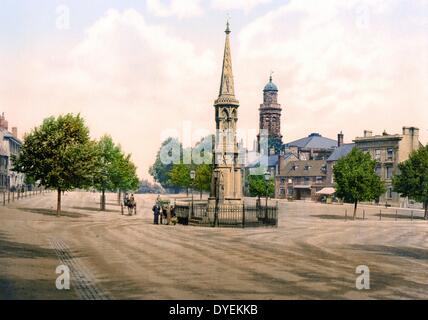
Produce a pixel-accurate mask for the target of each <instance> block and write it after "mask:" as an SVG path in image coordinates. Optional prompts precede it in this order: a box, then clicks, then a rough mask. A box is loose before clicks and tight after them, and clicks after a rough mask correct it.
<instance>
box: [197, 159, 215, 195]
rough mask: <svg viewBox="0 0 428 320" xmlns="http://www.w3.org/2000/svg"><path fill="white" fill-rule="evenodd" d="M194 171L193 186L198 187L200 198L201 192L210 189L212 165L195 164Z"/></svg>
mask: <svg viewBox="0 0 428 320" xmlns="http://www.w3.org/2000/svg"><path fill="white" fill-rule="evenodd" d="M195 172H196V177H195V186H196V187H197V188H198V190H199V192H200V197H201V199H202V192H203V191H210V189H211V177H212V166H211V165H209V164H200V165H198V166H196V170H195Z"/></svg>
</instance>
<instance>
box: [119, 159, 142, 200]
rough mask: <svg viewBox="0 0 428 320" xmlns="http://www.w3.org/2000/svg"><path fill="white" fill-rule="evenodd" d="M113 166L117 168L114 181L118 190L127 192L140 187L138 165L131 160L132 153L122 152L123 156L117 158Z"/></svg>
mask: <svg viewBox="0 0 428 320" xmlns="http://www.w3.org/2000/svg"><path fill="white" fill-rule="evenodd" d="M113 167H114V168H115V174H114V175H113V181H114V184H115V186H116V188H117V189H118V190H120V191H123V192H125V191H134V190H137V189H138V187H139V185H140V181H139V178H138V175H137V167H136V166H135V164H134V163H133V162H132V161H131V155H130V154H128V155H124V154H122V153H121V157H119V158H118V159H117V162H115V163H114V166H113Z"/></svg>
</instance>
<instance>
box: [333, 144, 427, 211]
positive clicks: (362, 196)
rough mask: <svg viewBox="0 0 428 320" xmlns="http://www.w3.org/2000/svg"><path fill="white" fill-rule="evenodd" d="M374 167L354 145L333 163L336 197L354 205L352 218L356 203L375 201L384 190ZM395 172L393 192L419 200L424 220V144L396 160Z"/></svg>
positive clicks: (366, 156) (368, 157)
mask: <svg viewBox="0 0 428 320" xmlns="http://www.w3.org/2000/svg"><path fill="white" fill-rule="evenodd" d="M375 167H376V161H375V160H373V159H372V158H371V156H370V154H368V153H365V152H363V151H361V150H359V149H357V148H354V149H353V150H352V151H351V152H350V153H349V154H348V155H347V156H346V157H343V158H342V159H340V160H339V161H338V162H337V163H336V164H335V165H334V168H333V173H334V179H335V182H336V196H337V197H339V198H341V199H343V200H344V201H345V202H349V203H353V204H354V219H355V216H356V212H357V206H358V203H359V202H361V201H373V200H376V199H378V198H379V197H380V196H381V195H382V194H383V193H385V192H386V189H385V184H384V182H383V181H382V180H381V178H380V177H379V176H378V175H377V174H376V173H375ZM398 171H399V172H398V173H397V174H396V175H395V176H394V178H393V188H394V191H395V192H398V193H399V194H400V195H401V196H403V197H409V198H410V199H413V200H416V201H418V202H421V203H423V205H424V209H425V219H428V145H427V146H426V147H422V148H420V149H419V150H417V151H415V152H413V153H412V154H411V155H410V158H409V159H408V160H407V161H404V162H402V163H400V164H399V165H398Z"/></svg>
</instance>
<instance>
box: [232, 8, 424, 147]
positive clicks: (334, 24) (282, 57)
mask: <svg viewBox="0 0 428 320" xmlns="http://www.w3.org/2000/svg"><path fill="white" fill-rule="evenodd" d="M400 11H401V9H400V6H399V4H398V2H396V1H346V2H343V1H334V0H333V1H332V0H330V1H323V2H313V1H305V0H303V1H302V0H299V1H290V2H289V3H288V4H286V5H283V6H281V7H279V8H277V9H275V10H272V11H270V12H268V13H267V14H264V15H263V16H260V17H258V18H256V19H255V20H254V21H252V22H251V23H249V24H248V25H246V26H245V27H244V28H243V29H242V30H241V32H240V34H239V46H238V51H237V54H238V59H239V60H240V61H241V62H240V65H241V66H248V65H251V66H252V70H251V72H252V73H253V74H259V75H265V77H266V79H267V77H268V74H269V71H270V70H271V69H273V70H274V71H275V75H274V78H275V82H276V83H277V84H278V85H280V100H281V101H282V102H283V104H284V105H285V116H284V120H283V121H284V124H283V128H285V130H284V131H285V137H286V140H289V136H290V134H292V135H296V136H297V137H298V136H301V135H303V134H305V131H306V133H307V131H308V130H310V129H309V128H311V127H312V128H317V130H321V131H324V132H326V133H327V134H329V135H330V136H332V137H334V136H335V134H336V132H337V131H339V130H344V131H345V132H346V131H348V132H350V137H349V138H350V139H351V138H353V137H354V136H355V135H358V134H361V132H362V130H363V129H365V128H374V129H375V128H378V127H379V125H380V123H382V126H385V127H386V128H387V129H388V131H390V132H391V131H392V132H394V131H395V132H399V131H400V128H401V126H402V125H405V124H406V125H411V124H414V125H416V126H421V127H423V126H424V125H425V124H423V123H422V121H420V119H422V118H427V117H428V111H427V110H426V108H424V107H423V106H422V103H423V101H426V100H427V99H428V92H427V91H426V89H424V83H426V81H427V80H428V74H427V72H426V70H428V68H427V67H428V55H427V50H428V39H427V38H426V31H425V32H424V31H423V30H422V29H418V27H417V26H416V25H414V24H412V19H413V14H412V12H413V11H418V8H417V7H414V8H411V9H409V12H407V13H406V14H403V13H402V12H400ZM400 13H401V16H400ZM397 16H400V20H399V23H400V24H401V25H400V26H398V23H397V20H396V17H397ZM402 28H406V29H407V30H409V31H407V30H406V31H407V32H405V33H404V32H403V31H402ZM410 30H411V31H410ZM238 68H239V67H238ZM422 70H425V71H422ZM245 72H246V70H245V67H243V68H242V69H237V73H245ZM245 78H246V79H252V80H248V83H247V84H246V86H247V87H252V86H255V85H256V83H258V80H257V78H255V77H249V76H248V75H247V76H245ZM250 81H251V83H250ZM265 81H266V80H265ZM247 92H248V91H247ZM257 94H258V93H256V94H255V95H251V94H250V95H249V96H247V97H246V98H245V100H246V99H248V100H250V99H251V100H254V99H256V98H257ZM245 100H243V99H242V98H241V102H244V103H248V101H245ZM409 110H413V113H409ZM415 114H417V115H418V116H417V117H415ZM355 119H356V120H355ZM382 129H383V128H382ZM379 130H380V129H379ZM360 131H361V132H360Z"/></svg>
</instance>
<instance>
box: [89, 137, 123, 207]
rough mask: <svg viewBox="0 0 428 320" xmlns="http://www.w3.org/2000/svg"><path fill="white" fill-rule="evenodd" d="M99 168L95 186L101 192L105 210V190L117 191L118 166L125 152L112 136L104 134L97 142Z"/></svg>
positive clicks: (95, 174)
mask: <svg viewBox="0 0 428 320" xmlns="http://www.w3.org/2000/svg"><path fill="white" fill-rule="evenodd" d="M96 149H97V170H96V172H94V187H95V188H96V189H97V190H98V191H100V192H101V194H102V195H101V210H102V211H104V210H105V208H106V205H105V192H106V191H116V190H117V189H118V187H119V186H118V180H117V179H115V177H116V174H117V173H119V172H118V170H117V168H116V166H117V163H118V161H119V160H120V158H121V157H123V154H122V152H121V150H120V148H119V147H117V146H116V145H115V144H114V142H113V140H112V138H111V137H110V136H103V137H102V138H101V139H100V141H98V143H97V148H96Z"/></svg>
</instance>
